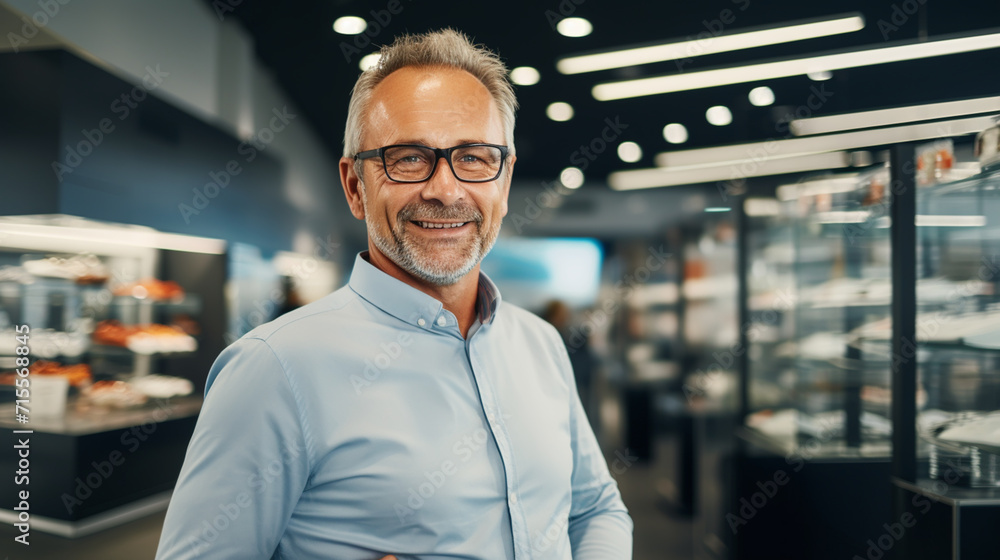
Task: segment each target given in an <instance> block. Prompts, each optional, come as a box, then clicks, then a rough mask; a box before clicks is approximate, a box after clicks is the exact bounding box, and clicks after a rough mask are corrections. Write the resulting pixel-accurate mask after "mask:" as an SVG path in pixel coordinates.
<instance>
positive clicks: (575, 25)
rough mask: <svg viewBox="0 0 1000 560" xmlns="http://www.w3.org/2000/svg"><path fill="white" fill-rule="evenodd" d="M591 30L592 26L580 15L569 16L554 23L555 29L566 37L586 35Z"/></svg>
mask: <svg viewBox="0 0 1000 560" xmlns="http://www.w3.org/2000/svg"><path fill="white" fill-rule="evenodd" d="M593 30H594V26H593V25H591V24H590V22H589V21H587V20H585V19H583V18H581V17H569V18H566V19H564V20H562V21H560V22H559V23H557V24H556V31H558V32H559V34H560V35H564V36H566V37H586V36H587V35H590V32H591V31H593Z"/></svg>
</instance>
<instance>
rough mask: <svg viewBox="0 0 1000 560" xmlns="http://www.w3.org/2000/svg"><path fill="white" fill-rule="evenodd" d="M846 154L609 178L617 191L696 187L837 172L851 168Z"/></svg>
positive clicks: (622, 173) (619, 174)
mask: <svg viewBox="0 0 1000 560" xmlns="http://www.w3.org/2000/svg"><path fill="white" fill-rule="evenodd" d="M850 161H851V158H850V155H849V154H848V153H847V152H828V153H823V154H807V155H799V156H793V157H783V158H772V159H765V160H761V161H753V160H746V161H744V162H736V163H734V164H732V165H713V166H693V167H682V168H671V169H664V168H659V167H657V168H653V169H636V170H634V171H618V172H615V173H612V174H611V175H609V176H608V184H610V185H611V188H612V189H614V190H617V191H627V190H634V189H650V188H655V187H672V186H676V185H693V184H697V183H709V182H712V181H729V180H732V179H737V178H746V177H763V176H766V175H781V174H783V173H801V172H803V171H814V170H817V169H837V168H842V167H847V166H849V165H850Z"/></svg>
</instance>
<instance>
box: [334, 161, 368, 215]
mask: <svg viewBox="0 0 1000 560" xmlns="http://www.w3.org/2000/svg"><path fill="white" fill-rule="evenodd" d="M340 184H341V186H343V187H344V196H346V197H347V205H348V206H350V207H351V214H354V217H355V218H357V219H359V220H364V219H365V203H364V200H363V197H364V194H363V193H362V192H361V178H360V177H358V174H357V173H356V172H355V171H354V159H353V158H348V157H342V158H340Z"/></svg>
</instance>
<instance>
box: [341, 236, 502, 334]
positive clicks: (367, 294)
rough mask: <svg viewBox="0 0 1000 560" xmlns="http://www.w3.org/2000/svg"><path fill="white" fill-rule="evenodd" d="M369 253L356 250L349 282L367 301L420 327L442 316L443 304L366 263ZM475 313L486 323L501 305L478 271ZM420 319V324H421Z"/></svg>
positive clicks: (488, 283) (491, 320)
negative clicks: (356, 253)
mask: <svg viewBox="0 0 1000 560" xmlns="http://www.w3.org/2000/svg"><path fill="white" fill-rule="evenodd" d="M367 256H368V252H367V251H363V252H361V253H358V255H357V256H356V257H355V258H354V269H353V270H352V271H351V279H350V281H348V285H349V286H350V288H351V289H352V290H354V292H355V293H357V294H358V295H359V296H361V297H362V298H364V299H365V300H366V301H368V302H369V303H371V304H372V305H374V306H375V307H378V308H379V309H381V310H382V311H385V312H386V313H388V314H389V315H392V316H393V317H396V318H397V319H399V320H401V321H405V322H407V323H410V324H411V325H414V326H418V327H423V326H424V325H426V324H428V323H429V322H431V321H434V320H435V319H436V318H437V317H439V316H440V315H441V310H442V308H443V307H444V306H443V305H442V304H441V302H440V301H438V300H437V299H435V298H433V297H431V296H429V295H427V294H425V293H424V292H421V291H420V290H418V289H416V288H414V287H413V286H410V285H409V284H406V283H405V282H402V281H400V280H397V279H396V278H393V277H392V276H389V275H388V274H386V273H385V272H382V271H381V270H379V269H378V268H377V267H376V266H375V265H373V264H371V263H370V262H368V260H367V258H366V257H367ZM477 291H478V293H477V295H476V314H477V316H478V318H479V321H480V322H481V323H482V324H484V325H486V324H489V323H491V322H493V319H494V318H495V317H496V312H497V309H498V308H499V307H500V301H501V298H500V291H499V290H498V289H497V287H496V284H494V283H493V281H492V280H490V279H489V277H488V276H486V274H484V273H482V272H480V273H479V284H478V287H477ZM421 321H423V324H421Z"/></svg>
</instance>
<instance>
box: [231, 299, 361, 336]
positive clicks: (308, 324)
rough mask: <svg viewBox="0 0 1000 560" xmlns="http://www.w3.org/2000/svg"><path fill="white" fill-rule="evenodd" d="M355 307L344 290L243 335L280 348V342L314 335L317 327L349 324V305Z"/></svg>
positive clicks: (352, 300)
mask: <svg viewBox="0 0 1000 560" xmlns="http://www.w3.org/2000/svg"><path fill="white" fill-rule="evenodd" d="M356 303H357V297H356V295H355V294H354V292H353V291H351V289H350V288H348V287H347V286H344V287H342V288H340V289H338V290H336V291H334V292H332V293H330V294H329V295H327V296H325V297H323V298H320V299H318V300H316V301H314V302H312V303H309V304H306V305H304V306H302V307H299V308H298V309H294V310H292V311H289V312H288V313H285V314H284V315H281V316H280V317H277V318H275V319H273V320H271V321H269V322H267V323H264V324H262V325H259V326H257V327H255V328H254V329H253V330H251V331H250V332H248V333H246V334H244V335H243V337H242V338H245V339H259V340H263V341H264V342H267V343H268V345H271V346H273V345H275V344H280V343H281V341H282V340H283V339H286V338H288V337H296V336H298V335H301V334H305V333H310V332H314V331H313V329H315V328H317V327H318V326H319V325H327V326H329V325H330V324H336V323H338V322H343V321H349V317H350V315H351V311H352V310H351V308H352V307H353V305H352V304H356Z"/></svg>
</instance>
